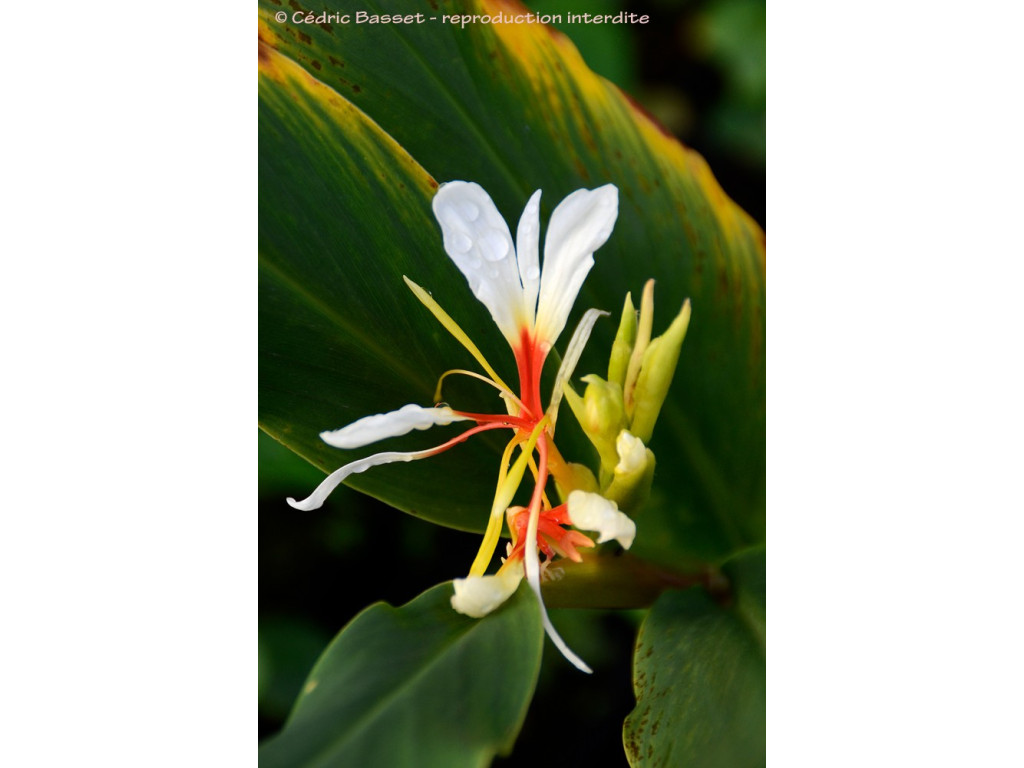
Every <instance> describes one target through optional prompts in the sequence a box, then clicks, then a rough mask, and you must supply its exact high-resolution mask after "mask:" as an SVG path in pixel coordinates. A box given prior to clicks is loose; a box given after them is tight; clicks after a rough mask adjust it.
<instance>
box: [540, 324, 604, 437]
mask: <svg viewBox="0 0 1024 768" xmlns="http://www.w3.org/2000/svg"><path fill="white" fill-rule="evenodd" d="M607 314H608V313H607V312H604V311H603V310H600V309H588V310H587V311H586V312H585V313H583V317H582V318H580V322H579V324H578V325H577V326H576V330H575V331H573V334H572V338H571V339H570V340H569V346H568V347H566V349H565V357H563V358H562V364H561V365H560V366H559V367H558V375H557V376H555V388H554V389H553V390H552V391H551V404H550V405H549V406H548V418H550V419H551V430H552V433H554V429H555V423H556V422H557V420H558V406H559V404H560V403H561V402H562V387H563V386H564V385H565V383H566V382H567V381H568V380H569V379H570V378H572V373H573V371H575V370H576V363H578V362H579V361H580V355H582V354H583V348H584V347H585V346H587V340H588V339H589V338H590V332H591V331H592V330H593V329H594V323H596V322H597V319H598V318H599V317H601V315H607Z"/></svg>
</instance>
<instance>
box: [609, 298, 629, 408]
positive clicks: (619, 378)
mask: <svg viewBox="0 0 1024 768" xmlns="http://www.w3.org/2000/svg"><path fill="white" fill-rule="evenodd" d="M635 342H636V308H635V307H634V306H633V297H632V296H631V295H630V294H629V293H628V292H627V293H626V303H625V305H624V306H623V307H622V319H621V320H620V321H619V331H618V333H616V334H615V341H613V342H612V354H611V356H610V357H609V358H608V381H609V382H610V383H612V384H618V385H619V389H623V388H624V387H625V385H626V371H627V370H628V368H629V359H630V357H632V355H633V344H634V343H635Z"/></svg>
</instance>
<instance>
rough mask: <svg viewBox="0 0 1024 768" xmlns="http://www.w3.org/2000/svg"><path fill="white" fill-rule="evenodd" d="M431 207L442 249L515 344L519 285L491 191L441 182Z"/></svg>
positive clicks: (520, 298) (511, 249)
mask: <svg viewBox="0 0 1024 768" xmlns="http://www.w3.org/2000/svg"><path fill="white" fill-rule="evenodd" d="M433 208H434V216H435V217H436V218H437V221H438V223H439V224H440V225H441V233H442V235H443V236H444V249H445V251H447V253H448V255H449V256H450V257H451V259H452V261H454V262H455V266H457V267H458V268H459V270H460V271H461V272H462V274H463V275H465V277H466V280H467V281H468V282H469V287H470V289H471V290H472V291H473V295H474V296H476V297H477V299H479V300H480V302H481V303H482V304H483V305H484V306H485V307H487V310H488V311H489V312H490V313H491V317H492V318H494V322H495V323H496V324H497V326H498V328H499V329H500V330H501V332H502V334H504V336H505V338H506V339H508V340H509V343H510V344H513V345H515V343H516V342H517V341H518V337H519V324H520V323H521V322H523V317H522V312H523V309H522V307H523V286H522V284H521V283H520V282H519V268H518V266H517V265H516V254H515V248H514V246H513V244H512V235H511V234H510V233H509V230H508V224H506V223H505V220H504V219H503V218H502V217H501V214H500V213H498V209H497V208H496V207H495V206H494V202H493V201H492V200H491V198H490V196H489V195H488V194H487V193H486V192H485V191H484V190H483V188H481V187H480V185H479V184H474V183H472V182H466V181H452V182H448V183H447V184H442V185H441V187H440V188H439V189H438V190H437V194H436V195H435V196H434V203H433Z"/></svg>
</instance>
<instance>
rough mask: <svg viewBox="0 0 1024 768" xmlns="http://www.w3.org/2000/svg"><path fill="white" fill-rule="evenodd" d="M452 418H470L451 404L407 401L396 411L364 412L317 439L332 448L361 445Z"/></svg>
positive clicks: (466, 419) (452, 419)
mask: <svg viewBox="0 0 1024 768" xmlns="http://www.w3.org/2000/svg"><path fill="white" fill-rule="evenodd" d="M453 421H472V419H470V418H469V417H467V416H459V415H457V414H456V413H455V412H454V411H452V409H451V408H424V407H422V406H419V405H416V404H414V403H410V404H409V405H403V406H402V407H401V408H399V409H398V410H397V411H391V412H390V413H378V414H374V415H373V416H364V417H363V418H361V419H359V420H358V421H353V422H352V423H351V424H349V425H348V426H347V427H342V428H341V429H335V430H333V431H329V432H321V433H320V439H321V440H323V441H324V442H325V443H327V444H328V445H333V446H334V447H335V448H361V447H362V446H364V445H369V444H370V443H376V442H377V441H378V440H383V439H384V438H387V437H398V436H399V435H407V434H408V433H410V432H412V431H413V430H414V429H429V428H430V427H433V426H438V425H440V426H443V425H445V424H451V423H452V422H453Z"/></svg>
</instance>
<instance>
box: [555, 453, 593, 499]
mask: <svg viewBox="0 0 1024 768" xmlns="http://www.w3.org/2000/svg"><path fill="white" fill-rule="evenodd" d="M565 470H566V471H565V472H564V473H563V475H562V476H560V477H558V478H555V485H556V486H557V488H558V495H559V496H560V497H561V498H562V499H567V498H569V494H570V493H572V492H573V491H586V492H587V493H598V492H599V490H600V486H598V484H597V478H596V477H594V473H593V472H591V471H590V467H587V466H586V465H584V464H577V463H576V462H573V461H570V462H568V463H566V465H565ZM563 481H564V482H565V483H567V484H566V485H563Z"/></svg>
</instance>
